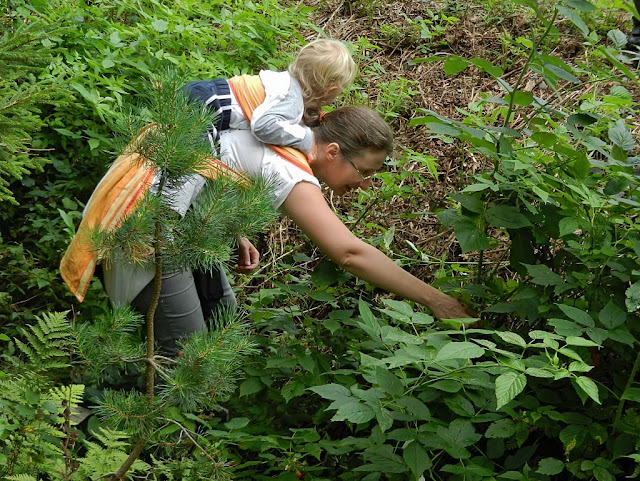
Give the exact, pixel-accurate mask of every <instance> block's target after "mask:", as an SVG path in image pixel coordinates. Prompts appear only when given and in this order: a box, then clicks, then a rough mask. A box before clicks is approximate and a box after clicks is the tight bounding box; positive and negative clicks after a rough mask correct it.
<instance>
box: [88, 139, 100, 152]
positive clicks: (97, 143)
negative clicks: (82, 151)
mask: <svg viewBox="0 0 640 481" xmlns="http://www.w3.org/2000/svg"><path fill="white" fill-rule="evenodd" d="M99 146H100V141H99V140H98V139H89V148H90V149H91V150H95V149H97V148H98V147H99Z"/></svg>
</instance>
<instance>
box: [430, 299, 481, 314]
mask: <svg viewBox="0 0 640 481" xmlns="http://www.w3.org/2000/svg"><path fill="white" fill-rule="evenodd" d="M428 307H429V309H431V312H432V313H433V315H434V317H437V318H438V319H469V318H477V317H478V315H477V314H476V313H474V312H473V311H472V310H471V308H470V307H468V306H465V305H464V304H462V303H461V302H460V301H458V300H457V299H454V298H453V297H451V296H448V295H446V294H442V293H440V295H439V296H438V298H437V299H435V300H434V301H433V302H432V303H430V304H429V306H428Z"/></svg>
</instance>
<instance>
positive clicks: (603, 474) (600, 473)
mask: <svg viewBox="0 0 640 481" xmlns="http://www.w3.org/2000/svg"><path fill="white" fill-rule="evenodd" d="M593 475H594V476H595V478H596V479H597V480H598V481H616V477H615V476H614V475H613V474H611V473H610V472H609V470H608V469H606V468H603V467H602V466H596V467H595V468H593Z"/></svg>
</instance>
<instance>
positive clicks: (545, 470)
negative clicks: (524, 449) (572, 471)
mask: <svg viewBox="0 0 640 481" xmlns="http://www.w3.org/2000/svg"><path fill="white" fill-rule="evenodd" d="M563 470H564V463H563V462H562V461H560V460H559V459H556V458H544V459H541V460H540V463H539V464H538V470H537V471H536V473H538V474H546V475H547V476H555V475H556V474H560V473H561V472H562V471H563Z"/></svg>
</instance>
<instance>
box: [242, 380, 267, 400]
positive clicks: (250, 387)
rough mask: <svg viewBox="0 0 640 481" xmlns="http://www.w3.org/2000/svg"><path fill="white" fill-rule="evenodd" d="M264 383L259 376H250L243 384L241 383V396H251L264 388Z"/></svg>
mask: <svg viewBox="0 0 640 481" xmlns="http://www.w3.org/2000/svg"><path fill="white" fill-rule="evenodd" d="M263 387H264V384H262V382H261V381H260V379H259V378H257V377H250V378H249V379H245V380H244V381H243V382H242V384H240V397H244V396H250V395H251V394H255V393H257V392H259V391H261V390H262V388H263Z"/></svg>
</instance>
